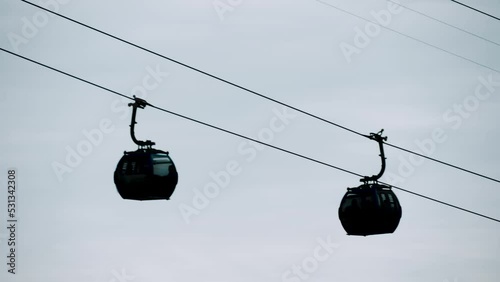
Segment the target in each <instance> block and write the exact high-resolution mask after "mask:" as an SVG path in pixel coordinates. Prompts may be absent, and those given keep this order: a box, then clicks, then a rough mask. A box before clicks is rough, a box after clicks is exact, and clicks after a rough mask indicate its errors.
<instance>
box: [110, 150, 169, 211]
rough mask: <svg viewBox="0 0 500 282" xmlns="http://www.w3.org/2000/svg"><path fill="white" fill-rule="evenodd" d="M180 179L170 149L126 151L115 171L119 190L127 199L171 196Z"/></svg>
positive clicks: (153, 198) (167, 198)
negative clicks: (169, 152) (165, 150)
mask: <svg viewBox="0 0 500 282" xmlns="http://www.w3.org/2000/svg"><path fill="white" fill-rule="evenodd" d="M177 181H178V174H177V170H176V168H175V165H174V162H173V161H172V159H171V158H170V156H169V155H168V152H164V151H160V150H156V149H139V150H137V151H134V152H125V153H124V155H123V157H122V158H121V160H120V161H119V162H118V165H117V166H116V170H115V173H114V182H115V185H116V189H117V190H118V193H119V194H120V196H121V197H122V198H123V199H128V200H139V201H144V200H161V199H165V200H169V199H170V196H171V195H172V193H173V192H174V190H175V186H176V185H177Z"/></svg>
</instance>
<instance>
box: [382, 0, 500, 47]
mask: <svg viewBox="0 0 500 282" xmlns="http://www.w3.org/2000/svg"><path fill="white" fill-rule="evenodd" d="M387 2H391V3H394V4H396V5H399V6H401V7H403V8H405V9H407V10H409V11H412V12H414V13H415V14H419V15H421V16H424V17H426V18H428V19H431V20H434V21H436V22H439V23H441V24H444V25H446V26H448V27H451V28H454V29H456V30H459V31H461V32H463V33H467V34H468V35H471V36H474V37H476V38H479V39H482V40H484V41H486V42H489V43H491V44H495V45H497V46H500V44H498V43H497V42H495V41H492V40H490V39H488V38H486V37H483V36H481V35H477V34H475V33H473V32H470V31H468V30H465V29H463V28H460V27H458V26H454V25H452V24H449V23H447V22H445V21H443V20H440V19H438V18H435V17H432V16H429V15H427V14H424V13H422V12H420V11H417V10H415V9H413V8H410V7H408V6H405V5H403V4H401V3H398V2H395V1H393V0H387Z"/></svg>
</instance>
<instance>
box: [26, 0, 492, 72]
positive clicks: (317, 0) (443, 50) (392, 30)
mask: <svg viewBox="0 0 500 282" xmlns="http://www.w3.org/2000/svg"><path fill="white" fill-rule="evenodd" d="M21 1H23V2H26V1H25V0H21ZM316 2H319V3H321V4H323V5H326V6H329V7H331V8H334V9H336V10H338V11H341V12H343V13H345V14H348V15H350V16H353V17H356V18H358V19H361V20H363V21H366V22H369V23H372V24H375V25H377V26H380V28H383V29H386V30H389V31H391V32H393V33H396V34H399V35H401V36H403V37H406V38H409V39H411V40H414V41H417V42H419V43H421V44H424V45H427V46H429V47H432V48H434V49H437V50H439V51H442V52H445V53H448V54H450V55H452V56H455V57H457V58H460V59H462V60H464V61H467V62H469V63H472V64H475V65H478V66H481V67H483V68H486V69H489V70H491V71H494V72H496V73H500V70H497V69H495V68H493V67H490V66H487V65H485V64H482V63H479V62H476V61H474V60H472V59H469V58H467V57H465V56H462V55H460V54H457V53H454V52H451V51H448V50H446V49H444V48H441V47H439V46H437V45H434V44H431V43H428V42H425V41H423V40H421V39H418V38H416V37H413V36H411V35H408V34H405V33H403V32H401V31H397V30H395V29H393V28H390V27H388V26H385V25H381V24H379V23H378V22H376V21H373V20H370V19H367V18H365V17H363V16H360V15H357V14H355V13H353V12H350V11H347V10H345V9H342V8H340V7H338V6H335V5H333V4H330V3H327V2H324V1H322V0H316Z"/></svg>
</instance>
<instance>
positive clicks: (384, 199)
mask: <svg viewBox="0 0 500 282" xmlns="http://www.w3.org/2000/svg"><path fill="white" fill-rule="evenodd" d="M382 132H383V130H381V131H380V132H379V133H377V134H375V133H371V134H370V136H367V137H369V138H370V139H372V140H375V141H377V142H378V144H379V148H380V157H381V159H382V168H381V170H380V172H379V173H378V174H377V175H373V176H365V177H364V178H362V179H361V180H360V181H361V182H363V184H362V185H360V186H358V187H355V188H347V192H346V194H345V195H344V197H343V198H342V201H341V202H340V207H339V219H340V222H341V223H342V226H343V227H344V230H345V231H346V232H347V235H358V236H368V235H377V234H386V233H393V232H394V231H395V230H396V228H397V227H398V225H399V221H400V219H401V214H402V211H401V205H400V204H399V201H398V198H397V197H396V194H394V192H393V191H392V189H391V187H390V186H387V185H382V184H380V183H378V179H380V177H382V175H383V174H384V171H385V154H384V147H383V143H384V141H385V140H387V137H382Z"/></svg>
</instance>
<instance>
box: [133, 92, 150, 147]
mask: <svg viewBox="0 0 500 282" xmlns="http://www.w3.org/2000/svg"><path fill="white" fill-rule="evenodd" d="M134 101H135V102H134V103H129V104H128V106H129V107H133V109H132V121H131V122H130V136H131V137H132V141H134V143H135V144H137V146H139V147H148V148H151V146H153V145H155V142H152V141H151V140H146V141H141V140H137V138H136V137H135V131H134V130H135V124H136V123H137V122H136V121H135V117H136V114H137V108H140V109H144V108H145V107H146V105H147V104H148V102H146V100H143V99H140V98H137V97H135V96H134Z"/></svg>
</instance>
